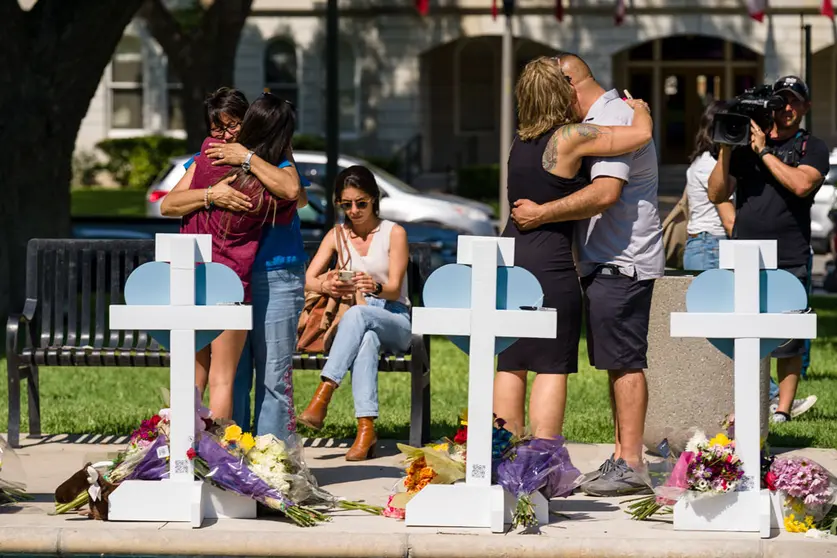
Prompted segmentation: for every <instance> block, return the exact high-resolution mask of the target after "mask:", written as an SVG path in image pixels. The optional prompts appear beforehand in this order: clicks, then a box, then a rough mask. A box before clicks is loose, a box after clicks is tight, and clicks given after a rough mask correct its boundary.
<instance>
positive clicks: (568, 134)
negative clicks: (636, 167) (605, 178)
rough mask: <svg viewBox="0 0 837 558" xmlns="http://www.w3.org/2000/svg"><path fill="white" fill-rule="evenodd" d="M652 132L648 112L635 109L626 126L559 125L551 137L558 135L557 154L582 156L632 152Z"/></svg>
mask: <svg viewBox="0 0 837 558" xmlns="http://www.w3.org/2000/svg"><path fill="white" fill-rule="evenodd" d="M652 134H653V122H652V121H651V114H650V113H649V112H648V111H647V110H644V109H643V108H637V109H636V110H634V118H633V122H632V123H631V125H630V126H596V125H594V124H570V125H567V126H563V127H562V128H560V129H559V130H558V131H557V132H556V133H555V134H554V136H558V142H557V145H556V148H557V152H558V154H559V155H571V156H572V155H574V156H576V157H586V156H590V155H599V156H612V155H623V154H625V153H630V152H631V151H636V150H637V149H639V148H640V147H642V146H643V145H645V144H646V143H648V142H649V141H651V136H652ZM554 136H553V137H554Z"/></svg>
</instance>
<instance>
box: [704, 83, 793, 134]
mask: <svg viewBox="0 0 837 558" xmlns="http://www.w3.org/2000/svg"><path fill="white" fill-rule="evenodd" d="M784 106H785V101H784V99H782V97H781V96H780V95H777V94H775V93H774V92H773V87H772V86H770V85H759V86H758V87H753V88H751V89H747V90H746V91H744V93H742V94H741V95H739V96H738V97H736V98H735V99H733V100H732V101H729V102H728V103H727V105H726V106H725V107H724V108H723V109H722V110H719V111H718V112H717V113H716V114H715V118H714V119H713V121H712V141H714V142H715V143H723V144H726V145H750V119H752V120H754V121H755V123H756V124H758V126H759V127H760V128H761V129H762V130H765V131H767V130H768V129H769V128H770V127H771V126H772V125H773V113H774V112H776V111H777V110H779V109H780V108H782V107H784Z"/></svg>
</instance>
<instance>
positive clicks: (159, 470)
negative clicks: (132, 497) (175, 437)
mask: <svg viewBox="0 0 837 558" xmlns="http://www.w3.org/2000/svg"><path fill="white" fill-rule="evenodd" d="M168 445H169V440H168V438H166V435H165V434H159V435H158V436H157V437H156V438H155V439H154V442H153V443H152V444H151V446H149V447H148V448H146V450H145V455H143V457H142V459H141V460H140V462H139V463H137V465H136V467H134V469H133V470H132V471H131V472H130V473H129V474H128V476H127V477H125V480H161V479H167V478H169V459H168V455H169V452H168ZM164 448H165V449H164Z"/></svg>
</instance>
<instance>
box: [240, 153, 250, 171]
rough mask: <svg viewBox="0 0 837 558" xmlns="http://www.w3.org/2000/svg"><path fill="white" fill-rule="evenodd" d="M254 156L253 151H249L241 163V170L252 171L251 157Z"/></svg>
mask: <svg viewBox="0 0 837 558" xmlns="http://www.w3.org/2000/svg"><path fill="white" fill-rule="evenodd" d="M252 157H253V151H248V152H247V156H246V157H245V158H244V162H243V163H241V170H243V171H244V172H248V173H249V172H250V159H251V158H252Z"/></svg>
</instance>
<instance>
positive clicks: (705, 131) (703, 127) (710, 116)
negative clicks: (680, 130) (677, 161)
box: [689, 101, 724, 163]
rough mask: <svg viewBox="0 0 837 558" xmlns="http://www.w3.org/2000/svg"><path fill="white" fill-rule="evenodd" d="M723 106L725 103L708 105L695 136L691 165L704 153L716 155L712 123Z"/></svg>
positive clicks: (690, 159) (714, 102) (690, 156)
mask: <svg viewBox="0 0 837 558" xmlns="http://www.w3.org/2000/svg"><path fill="white" fill-rule="evenodd" d="M723 106H724V102H723V101H713V102H711V103H709V104H708V105H706V108H705V109H704V111H703V114H702V115H701V117H700V127H699V128H698V131H697V134H695V149H694V151H692V154H691V155H689V163H694V162H695V160H696V159H697V158H698V157H700V156H701V155H703V152H704V151H709V152H710V153H713V154H714V147H715V142H714V141H712V121H713V120H714V119H715V114H716V113H717V112H718V111H719V110H720V109H721V108H722V107H723Z"/></svg>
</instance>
